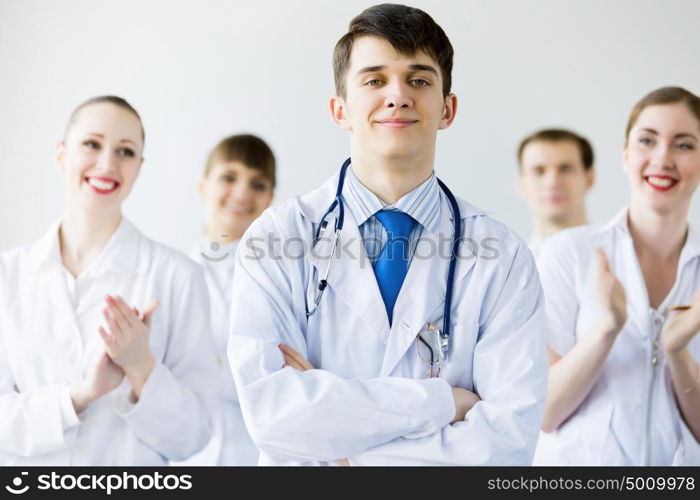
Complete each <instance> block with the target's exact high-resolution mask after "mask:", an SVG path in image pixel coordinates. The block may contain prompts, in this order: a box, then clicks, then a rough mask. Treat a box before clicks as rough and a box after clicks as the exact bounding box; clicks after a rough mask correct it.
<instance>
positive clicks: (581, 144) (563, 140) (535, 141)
mask: <svg viewBox="0 0 700 500" xmlns="http://www.w3.org/2000/svg"><path fill="white" fill-rule="evenodd" d="M593 159H594V158H593V148H592V147H591V145H590V143H589V142H588V141H587V140H586V139H585V138H583V137H581V136H580V135H578V134H576V133H574V132H571V131H569V130H564V129H544V130H540V131H538V132H535V133H534V134H532V135H529V136H528V137H526V138H525V139H523V140H522V142H521V143H520V146H519V147H518V164H519V168H518V178H517V187H518V193H519V194H520V196H521V197H522V198H523V199H524V200H525V201H527V203H528V204H529V205H530V211H531V212H532V224H533V227H534V230H533V233H532V235H531V236H530V241H529V246H530V249H531V250H532V252H533V253H534V254H535V255H537V254H538V252H539V249H540V246H541V245H542V240H544V239H545V238H547V237H549V236H551V235H553V234H554V233H556V232H557V231H561V230H562V229H567V228H570V227H574V226H581V225H584V224H588V217H587V215H586V194H587V193H588V191H589V190H590V189H591V187H592V186H593V183H594V182H595V170H594V169H593Z"/></svg>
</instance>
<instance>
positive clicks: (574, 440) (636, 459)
mask: <svg viewBox="0 0 700 500" xmlns="http://www.w3.org/2000/svg"><path fill="white" fill-rule="evenodd" d="M627 213H628V210H627V209H624V210H622V211H621V212H619V213H618V214H617V216H615V218H614V219H613V220H612V221H610V222H609V223H608V224H606V225H604V226H583V227H578V228H573V229H568V230H566V231H562V232H560V233H558V234H556V235H554V236H552V237H551V238H548V239H547V241H546V243H545V244H544V245H543V248H542V251H541V253H540V256H539V259H538V266H539V269H540V274H541V277H542V285H543V287H544V291H545V299H546V308H545V309H546V318H547V343H548V345H549V347H550V348H551V349H552V350H553V351H554V352H556V353H557V354H559V355H560V356H564V355H566V353H567V352H569V350H570V349H571V348H572V347H574V345H575V344H576V342H577V341H578V339H579V338H580V337H581V336H582V335H586V334H587V333H588V332H589V331H590V329H591V328H592V326H593V325H594V324H595V323H596V321H597V320H598V319H599V317H600V310H599V307H600V306H599V305H598V304H599V302H598V298H597V296H596V294H595V288H594V286H595V279H594V278H595V275H596V270H597V262H596V260H595V258H596V257H595V249H596V247H598V246H601V247H602V248H603V249H604V250H605V253H606V255H607V256H608V260H609V261H610V265H611V267H612V270H613V273H614V274H615V275H616V276H617V278H618V279H619V280H620V282H621V283H622V285H623V287H624V288H625V292H626V295H627V315H628V319H627V322H626V323H625V325H624V327H623V328H622V331H620V333H619V334H618V336H617V339H616V340H615V343H614V345H613V348H612V350H611V351H610V354H609V355H608V358H607V360H606V362H605V364H604V366H603V369H602V371H601V373H600V375H599V377H598V380H597V381H596V382H595V384H594V386H593V387H592V389H591V391H590V393H589V394H588V395H587V396H586V398H585V400H584V401H583V403H581V406H579V408H578V409H577V410H576V411H575V413H574V414H573V415H572V416H571V417H569V419H568V420H566V421H565V422H564V424H562V425H561V426H560V427H559V429H558V430H556V431H555V432H553V433H550V434H544V433H543V434H542V438H541V439H540V442H539V444H538V448H537V453H536V457H535V464H541V465H700V444H698V442H697V441H696V440H695V438H694V437H693V436H692V434H691V433H690V430H689V429H688V427H687V426H686V425H685V423H684V421H683V419H682V418H681V415H680V413H679V410H678V406H677V404H676V402H675V400H674V395H673V389H672V386H671V376H670V374H669V373H668V370H667V367H666V360H665V359H664V356H663V352H662V350H661V349H660V347H659V348H655V347H654V345H655V344H656V345H657V346H658V345H659V344H658V340H659V335H660V333H661V330H662V328H663V325H664V322H665V320H666V319H667V316H668V313H666V312H665V311H666V308H667V307H668V306H670V305H673V304H687V303H689V301H690V299H691V297H692V295H693V293H694V292H695V291H697V290H698V289H700V236H699V235H698V234H697V233H696V232H695V231H693V229H692V228H691V229H690V231H689V233H688V238H687V241H686V243H685V245H684V247H683V250H682V252H681V256H680V261H679V263H678V274H677V276H676V282H675V284H674V285H673V289H672V290H671V292H670V293H669V294H668V296H667V297H666V298H665V299H664V301H663V303H662V304H661V305H660V306H659V307H658V308H657V309H653V308H651V306H650V305H649V298H648V296H647V289H646V285H645V282H644V277H643V275H642V272H641V270H640V268H639V263H638V260H637V256H636V254H635V250H634V242H633V241H632V238H631V236H630V233H629V229H628V224H627ZM689 349H690V353H691V355H692V357H693V358H694V359H695V361H696V362H697V361H698V360H700V337H698V336H697V335H696V336H695V337H694V338H693V340H692V341H691V342H690V345H689ZM654 359H656V363H654Z"/></svg>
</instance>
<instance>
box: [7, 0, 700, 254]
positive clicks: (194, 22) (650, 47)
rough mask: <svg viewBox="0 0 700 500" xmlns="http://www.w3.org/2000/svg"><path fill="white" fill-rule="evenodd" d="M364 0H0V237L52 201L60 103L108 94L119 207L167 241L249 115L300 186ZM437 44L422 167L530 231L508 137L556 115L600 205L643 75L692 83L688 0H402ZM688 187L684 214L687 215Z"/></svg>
mask: <svg viewBox="0 0 700 500" xmlns="http://www.w3.org/2000/svg"><path fill="white" fill-rule="evenodd" d="M374 3H376V2H372V1H360V0H357V1H345V2H330V1H323V0H297V1H288V0H277V1H272V0H267V1H265V0H259V1H255V2H251V1H239V0H226V1H213V0H203V1H198V2H195V1H193V0H187V1H186V0H176V1H173V0H168V1H165V0H149V1H141V0H139V1H136V0H121V1H118V2H116V1H102V0H62V1H60V2H56V1H54V0H32V1H24V0H0V63H1V64H0V74H1V75H2V76H1V77H0V151H1V152H2V164H1V165H0V214H2V215H0V217H2V219H1V221H2V222H1V224H0V249H5V248H8V247H11V246H14V245H18V244H20V243H24V242H27V241H31V240H33V239H36V238H37V237H39V236H40V235H41V234H42V233H43V232H44V231H45V230H46V228H47V227H48V225H49V224H50V223H51V222H52V221H53V220H55V219H57V218H58V217H59V215H60V213H61V209H62V206H63V199H62V196H63V194H62V193H63V179H62V176H61V174H59V173H58V171H57V170H56V169H55V168H54V160H53V155H54V144H55V143H56V141H57V140H59V139H60V137H61V134H62V131H63V127H64V124H65V121H66V119H67V116H68V114H69V113H70V111H71V110H72V109H73V108H74V107H75V106H76V105H77V104H79V103H80V102H81V101H83V100H85V99H86V98H88V97H91V96H94V95H98V94H108V93H109V94H117V95H120V96H123V97H126V98H127V99H128V100H129V101H131V103H132V104H133V105H134V106H135V107H136V108H137V109H138V110H139V112H140V113H141V115H142V117H143V119H144V124H145V127H146V152H145V156H146V163H145V165H144V169H143V171H142V174H141V178H140V179H139V181H138V183H137V185H136V187H135V189H134V191H133V193H132V194H131V197H130V198H129V199H128V201H127V203H126V206H125V213H126V215H127V216H128V217H129V218H130V219H131V220H132V221H134V222H135V223H136V224H137V225H138V226H139V227H140V228H141V229H142V230H143V231H144V232H145V233H146V234H147V235H149V236H151V237H153V238H155V239H156V240H159V241H162V242H164V243H166V244H169V245H172V246H175V247H176V248H179V249H182V250H188V249H190V248H191V247H192V246H193V245H194V244H195V242H196V241H197V239H198V238H199V237H200V234H201V230H202V224H203V222H202V207H201V202H200V200H199V198H198V196H197V194H196V191H195V185H196V181H197V178H198V176H199V174H200V172H201V170H202V168H203V165H204V160H205V158H206V155H207V153H208V151H209V150H210V148H211V147H213V145H214V144H215V143H216V142H217V141H218V140H219V139H220V138H222V137H223V136H225V135H228V134H232V133H240V132H252V133H255V134H259V135H261V136H262V137H263V138H264V139H266V140H267V141H268V142H269V143H270V144H271V146H272V147H273V149H274V151H275V153H276V155H277V158H278V165H279V166H278V169H279V170H278V171H279V189H278V191H277V194H276V201H277V202H279V201H283V200H286V199H288V198H289V197H291V196H293V195H296V194H300V193H303V192H305V191H308V190H310V189H312V188H313V187H315V186H316V185H318V184H319V183H321V182H322V181H323V180H324V179H325V178H326V177H328V176H329V175H331V174H332V173H333V171H334V170H335V169H336V168H338V167H339V165H340V163H341V162H342V160H343V159H345V158H346V156H347V155H348V140H347V137H346V136H345V133H344V132H343V131H341V130H339V129H336V128H335V126H334V125H333V123H332V122H331V120H330V117H329V113H328V105H327V103H328V97H329V96H330V95H331V94H332V92H333V80H332V72H331V52H332V49H333V46H334V45H335V42H336V41H337V39H338V38H339V37H340V36H341V35H342V34H344V33H345V31H346V28H347V24H348V22H349V20H350V19H351V18H352V17H353V16H354V15H356V14H358V13H359V12H360V11H361V10H363V9H364V8H365V7H367V6H369V5H372V4H374ZM410 4H411V5H413V6H416V7H419V8H422V9H424V10H426V11H427V12H428V13H430V14H431V15H432V16H433V17H434V19H435V20H436V21H437V22H438V23H439V24H440V25H442V27H443V28H444V29H445V31H446V32H447V34H448V36H449V37H450V39H451V41H452V43H453V45H454V47H455V53H456V56H455V71H454V74H453V82H454V88H453V90H454V92H456V93H457V95H458V96H459V97H460V99H461V100H460V109H459V113H458V117H457V120H456V122H455V124H454V125H453V126H452V128H450V129H449V130H446V131H443V132H441V133H440V135H439V136H438V137H439V138H438V154H437V160H436V170H437V173H438V175H439V176H440V177H441V178H442V179H443V180H445V181H446V182H447V183H448V184H449V185H450V186H451V187H452V189H453V191H454V192H455V193H456V194H458V195H460V196H462V197H464V198H466V199H468V200H470V201H471V202H473V203H475V204H476V205H477V206H480V207H481V208H483V209H486V210H490V211H492V213H493V215H494V216H495V217H496V218H498V219H500V220H502V221H504V222H506V223H507V224H510V225H511V226H512V227H513V228H515V229H516V230H517V231H518V232H519V233H520V234H521V235H522V236H523V237H527V236H528V233H529V232H530V228H531V224H530V218H529V215H528V213H527V210H526V205H525V203H524V202H522V201H521V200H520V199H519V198H518V197H517V194H516V191H515V187H514V175H515V172H516V161H515V148H516V146H517V144H518V142H519V140H520V139H521V138H522V137H523V136H524V135H525V134H527V133H529V132H531V131H533V130H534V129H537V128H541V127H545V126H566V127H572V128H573V129H575V130H577V131H579V132H581V133H582V134H584V135H585V136H587V137H588V138H589V139H590V140H591V141H592V142H593V145H594V147H595V149H596V153H597V168H598V171H599V182H598V185H597V186H596V187H595V189H594V191H593V192H592V194H591V196H590V199H589V209H590V216H591V220H592V221H593V222H603V221H604V220H605V219H607V218H608V217H610V216H611V215H612V214H613V213H614V212H616V211H617V210H618V209H619V208H620V207H621V206H622V205H623V204H624V203H625V200H626V199H627V196H628V189H627V183H626V179H625V177H624V174H623V172H622V169H621V161H620V149H621V145H622V141H623V135H624V127H625V123H626V120H627V115H628V113H629V110H630V109H631V107H632V105H633V104H634V103H635V102H636V101H637V100H638V99H639V98H641V97H642V96H643V95H644V94H645V93H647V92H648V91H650V90H652V89H654V88H656V87H659V86H662V85H681V86H684V87H686V88H688V89H689V90H691V91H693V92H695V93H700V64H698V62H699V61H700V57H699V56H698V47H700V30H698V19H700V2H698V1H697V0H673V1H661V0H654V1H651V0H616V1H609V0H570V1H563V0H496V1H490V0H458V1H437V0H432V1H430V0H416V1H412V2H410ZM698 198H700V194H696V197H695V204H694V207H693V211H692V212H691V222H692V223H693V224H694V225H696V226H700V210H699V209H698V207H699V206H700V203H699V201H698Z"/></svg>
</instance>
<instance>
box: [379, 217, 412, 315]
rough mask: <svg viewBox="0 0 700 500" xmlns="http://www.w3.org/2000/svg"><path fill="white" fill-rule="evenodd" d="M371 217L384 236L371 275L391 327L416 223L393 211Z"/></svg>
mask: <svg viewBox="0 0 700 500" xmlns="http://www.w3.org/2000/svg"><path fill="white" fill-rule="evenodd" d="M374 216H375V217H376V218H377V219H379V222H381V223H382V226H384V229H385V230H386V235H387V240H386V243H385V245H384V248H383V249H382V253H380V254H379V258H377V260H376V261H375V262H374V275H375V276H376V277H377V284H378V285H379V291H380V292H381V294H382V299H384V307H386V313H387V315H388V316H389V324H390V325H391V322H392V319H393V315H394V304H395V303H396V298H397V297H398V296H399V291H400V290H401V285H402V284H403V280H404V278H406V273H407V272H408V237H409V235H410V234H411V230H413V226H415V225H416V221H415V220H414V219H413V217H411V216H410V215H408V214H405V213H403V212H399V211H396V210H382V211H379V212H377V213H376V214H374Z"/></svg>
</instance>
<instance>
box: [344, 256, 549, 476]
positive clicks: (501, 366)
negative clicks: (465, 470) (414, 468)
mask: <svg viewBox="0 0 700 500" xmlns="http://www.w3.org/2000/svg"><path fill="white" fill-rule="evenodd" d="M504 271H505V273H504V274H502V275H501V279H500V280H498V282H496V281H495V280H494V282H492V283H491V284H490V285H489V287H488V289H487V290H486V296H485V298H484V303H483V305H482V316H483V319H480V321H479V323H480V328H479V329H480V332H479V340H478V341H477V343H476V347H475V349H474V368H473V370H474V371H473V380H474V390H475V392H476V393H477V394H479V396H480V398H481V401H479V402H478V403H477V404H476V405H475V406H474V407H473V408H472V409H471V410H470V411H469V412H468V413H467V416H466V418H465V420H464V421H463V422H457V423H455V424H452V425H448V426H447V427H444V428H443V429H441V430H439V431H438V432H435V433H433V434H432V435H430V436H425V437H423V438H420V439H405V438H402V439H397V440H395V441H392V442H391V443H388V444H385V445H382V446H378V447H376V448H373V449H371V450H368V451H367V452H365V453H361V454H358V455H356V456H351V457H350V463H351V464H352V465H511V466H524V465H530V464H531V463H532V457H533V454H534V451H535V444H536V442H537V437H538V433H539V428H540V422H541V419H542V414H543V412H544V401H545V397H546V391H547V362H546V356H545V346H544V339H543V334H542V329H543V326H544V325H543V311H542V309H543V296H542V289H541V286H540V280H539V278H538V274H537V270H536V268H535V264H534V260H533V258H532V255H531V253H530V252H529V251H527V249H526V248H525V246H524V244H520V246H519V249H518V250H517V251H516V254H515V257H514V259H513V260H512V262H511V263H510V265H509V266H506V268H505V269H504Z"/></svg>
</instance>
